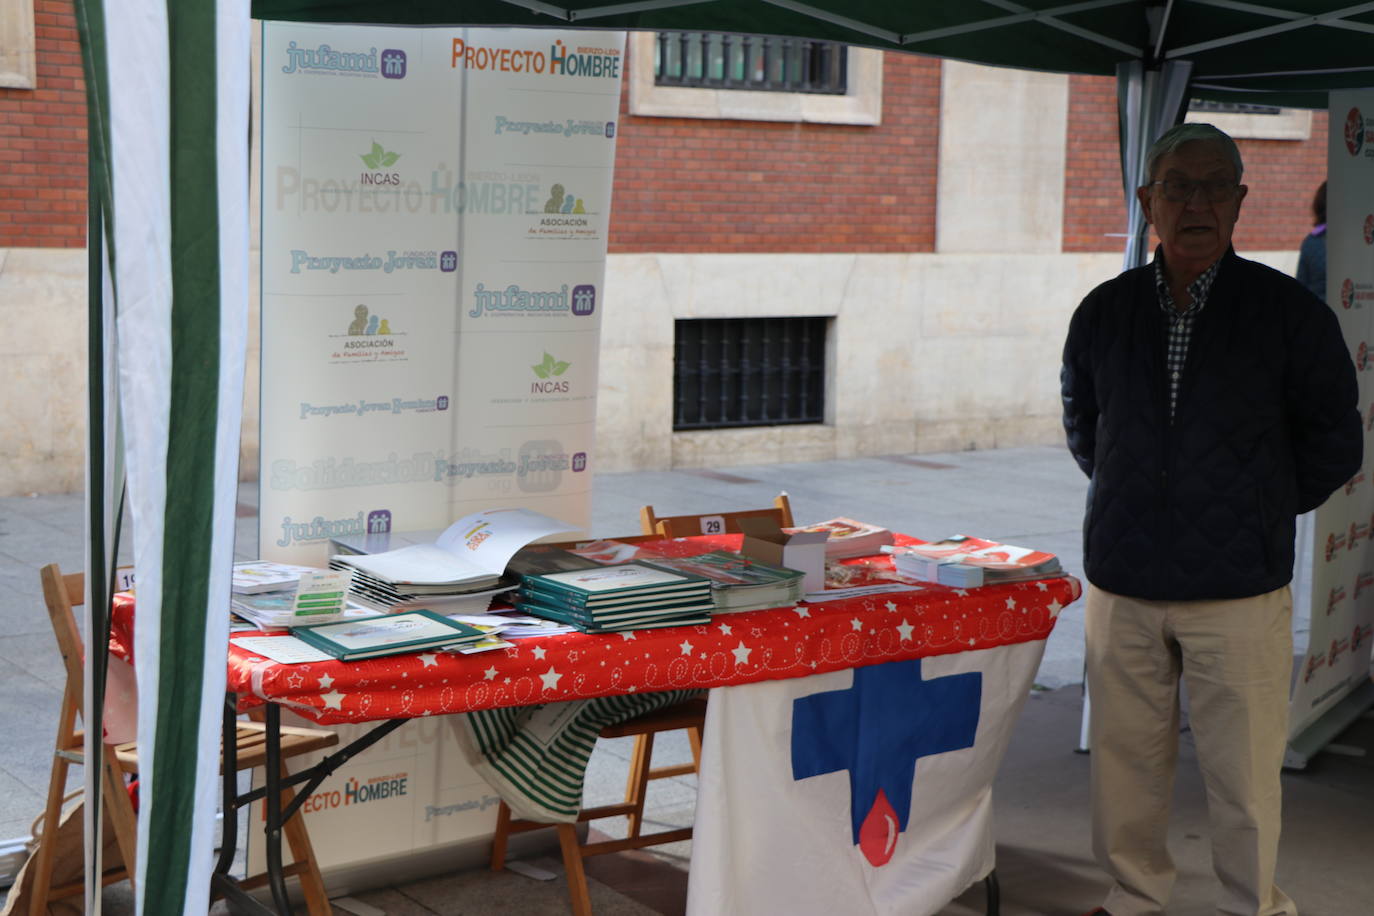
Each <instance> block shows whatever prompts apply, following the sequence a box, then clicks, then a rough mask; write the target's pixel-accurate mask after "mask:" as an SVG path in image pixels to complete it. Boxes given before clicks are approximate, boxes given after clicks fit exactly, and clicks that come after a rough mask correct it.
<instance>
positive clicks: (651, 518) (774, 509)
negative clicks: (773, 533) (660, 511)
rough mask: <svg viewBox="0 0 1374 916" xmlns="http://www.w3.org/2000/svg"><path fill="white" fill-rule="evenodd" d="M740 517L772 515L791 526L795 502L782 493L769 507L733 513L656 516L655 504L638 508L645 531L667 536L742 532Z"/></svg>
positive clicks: (779, 521) (783, 523)
mask: <svg viewBox="0 0 1374 916" xmlns="http://www.w3.org/2000/svg"><path fill="white" fill-rule="evenodd" d="M741 518H771V519H773V520H774V521H775V522H777V523H778V527H780V528H791V527H792V526H793V524H794V523H793V521H792V503H791V502H790V501H789V500H788V498H787V494H786V493H779V494H778V495H777V498H775V499H774V500H773V505H772V506H769V507H768V508H766V509H736V510H734V511H732V512H703V513H700V514H698V515H663V516H661V515H656V514H655V513H654V507H653V506H645V507H643V508H642V509H640V510H639V523H640V526H641V527H642V528H643V530H644V533H645V534H650V533H657V534H658V535H659V536H661V537H665V538H684V537H693V536H695V535H698V534H739V533H740V526H739V520H740V519H741Z"/></svg>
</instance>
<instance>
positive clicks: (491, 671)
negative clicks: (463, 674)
mask: <svg viewBox="0 0 1374 916" xmlns="http://www.w3.org/2000/svg"><path fill="white" fill-rule="evenodd" d="M482 674H484V675H486V679H487V680H489V681H494V680H496V666H495V665H492V666H491V667H490V668H488V669H487V670H486V671H483V672H482Z"/></svg>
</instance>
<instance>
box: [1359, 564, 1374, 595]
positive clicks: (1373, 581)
mask: <svg viewBox="0 0 1374 916" xmlns="http://www.w3.org/2000/svg"><path fill="white" fill-rule="evenodd" d="M1371 587H1374V572H1370V571H1369V570H1365V571H1364V572H1362V573H1360V574H1359V575H1358V576H1356V577H1355V597H1356V598H1358V597H1360V592H1362V591H1364V590H1365V589H1367V588H1371Z"/></svg>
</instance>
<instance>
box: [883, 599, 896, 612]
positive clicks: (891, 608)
mask: <svg viewBox="0 0 1374 916" xmlns="http://www.w3.org/2000/svg"><path fill="white" fill-rule="evenodd" d="M885 607H886V608H887V609H888V610H889V611H895V610H897V603H896V602H895V601H889V602H888V603H887V604H886V605H885Z"/></svg>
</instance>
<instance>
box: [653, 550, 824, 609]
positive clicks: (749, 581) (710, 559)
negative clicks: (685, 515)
mask: <svg viewBox="0 0 1374 916" xmlns="http://www.w3.org/2000/svg"><path fill="white" fill-rule="evenodd" d="M652 562H653V563H654V564H655V565H658V566H665V567H667V568H669V569H675V570H677V571H678V572H680V573H689V574H691V575H697V576H702V577H704V578H707V579H710V580H711V599H712V601H714V602H715V609H716V613H726V612H735V611H757V610H762V609H764V608H774V607H784V606H786V605H791V604H796V603H797V602H798V601H801V600H802V598H803V597H804V596H805V592H804V590H803V588H802V580H803V578H804V574H803V573H802V572H800V571H799V570H795V569H788V568H786V567H784V566H769V565H768V564H767V563H760V562H759V561H758V560H753V559H750V558H749V557H746V556H744V555H743V554H738V553H734V552H732V551H729V550H713V551H711V552H710V553H703V554H699V555H697V556H695V557H655V558H654V559H653V561H652Z"/></svg>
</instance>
